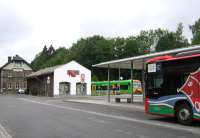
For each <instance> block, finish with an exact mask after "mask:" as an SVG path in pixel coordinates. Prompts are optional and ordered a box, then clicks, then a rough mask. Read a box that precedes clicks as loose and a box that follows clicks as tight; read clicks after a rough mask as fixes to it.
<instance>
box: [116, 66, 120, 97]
mask: <svg viewBox="0 0 200 138" xmlns="http://www.w3.org/2000/svg"><path fill="white" fill-rule="evenodd" d="M118 73H119V81H120V80H121V70H120V68H119V72H118ZM117 85H118V86H117V87H118V93H120V83H119V84H117Z"/></svg>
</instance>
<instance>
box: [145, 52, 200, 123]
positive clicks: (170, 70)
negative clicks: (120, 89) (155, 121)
mask: <svg viewBox="0 0 200 138" xmlns="http://www.w3.org/2000/svg"><path fill="white" fill-rule="evenodd" d="M145 111H146V112H147V113H150V114H156V115H163V116H170V117H176V118H177V120H178V121H179V122H180V123H181V124H185V125H188V124H191V122H192V120H200V54H198V53H196V54H192V55H186V56H169V55H165V56H159V57H155V58H152V59H149V60H148V61H147V70H146V95H145Z"/></svg>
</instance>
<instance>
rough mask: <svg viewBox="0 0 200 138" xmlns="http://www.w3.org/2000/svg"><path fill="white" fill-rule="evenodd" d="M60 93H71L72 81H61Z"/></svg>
mask: <svg viewBox="0 0 200 138" xmlns="http://www.w3.org/2000/svg"><path fill="white" fill-rule="evenodd" d="M59 95H70V83H69V82H60V83H59Z"/></svg>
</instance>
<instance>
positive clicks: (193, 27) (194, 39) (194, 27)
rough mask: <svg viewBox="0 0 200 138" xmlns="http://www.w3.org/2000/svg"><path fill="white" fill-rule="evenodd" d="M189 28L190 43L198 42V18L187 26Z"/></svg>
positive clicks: (199, 35)
mask: <svg viewBox="0 0 200 138" xmlns="http://www.w3.org/2000/svg"><path fill="white" fill-rule="evenodd" d="M189 28H190V30H191V31H192V36H193V37H192V39H191V40H192V44H193V45H195V44H200V18H199V19H198V20H197V21H195V23H194V24H193V25H190V26H189Z"/></svg>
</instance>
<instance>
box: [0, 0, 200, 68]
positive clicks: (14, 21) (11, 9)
mask: <svg viewBox="0 0 200 138" xmlns="http://www.w3.org/2000/svg"><path fill="white" fill-rule="evenodd" d="M199 5H200V1H199V0H190V1H189V0H176V1H174V0H153V1H149V0H73V1H72V0H6V1H3V0H0V48H1V50H0V54H1V57H2V58H1V59H0V65H2V64H4V63H5V62H6V60H7V56H14V55H15V54H19V55H21V56H22V57H23V58H25V59H27V60H28V62H30V61H31V60H33V58H34V56H35V55H36V54H37V53H38V52H39V51H41V50H42V48H43V46H44V45H45V44H47V45H50V44H53V46H55V47H56V48H57V47H59V46H66V47H70V46H71V45H72V43H73V42H76V41H77V40H78V39H79V38H80V37H87V36H91V35H94V34H100V35H104V36H107V37H113V36H129V35H137V34H138V33H139V32H140V30H148V29H156V28H159V27H161V28H165V29H169V30H172V31H173V30H175V29H176V27H177V24H178V23H180V22H183V25H184V27H185V30H184V34H185V36H187V37H191V33H190V30H189V29H188V25H189V24H193V23H194V21H195V20H197V19H198V18H199V14H198V13H199V12H200V9H199V7H198V6H199ZM5 30H6V31H5Z"/></svg>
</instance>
